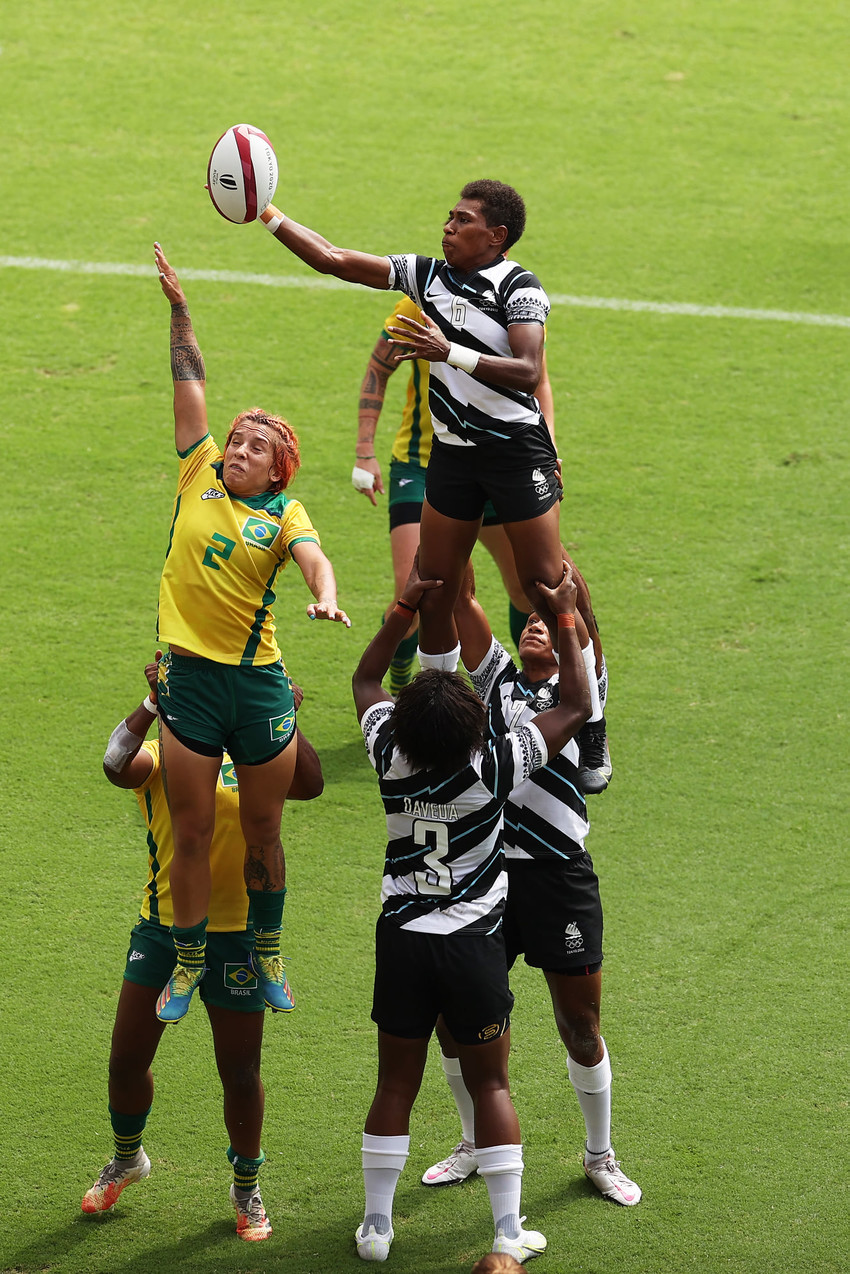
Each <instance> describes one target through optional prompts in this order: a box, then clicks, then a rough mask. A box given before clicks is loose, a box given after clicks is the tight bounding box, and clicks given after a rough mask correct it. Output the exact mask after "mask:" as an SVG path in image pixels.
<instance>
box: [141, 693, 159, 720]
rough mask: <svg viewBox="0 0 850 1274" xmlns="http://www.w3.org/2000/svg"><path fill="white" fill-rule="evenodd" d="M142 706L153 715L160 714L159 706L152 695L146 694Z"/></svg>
mask: <svg viewBox="0 0 850 1274" xmlns="http://www.w3.org/2000/svg"><path fill="white" fill-rule="evenodd" d="M142 707H143V708H146V709H147V711H148V712H149V713H150V714H151V716H152V717H155V716H158V715H159V714H158V710H157V706H156V704H155V703H154V701H153V699H152V698H151V697H150V695H145V697H144V699H143V700H142Z"/></svg>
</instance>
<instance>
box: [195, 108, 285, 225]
mask: <svg viewBox="0 0 850 1274" xmlns="http://www.w3.org/2000/svg"><path fill="white" fill-rule="evenodd" d="M276 186H277V156H276V155H275V153H274V148H273V146H272V144H271V142H270V141H269V139H268V137H266V135H265V133H264V132H262V131H261V130H260V129H259V128H254V127H253V126H252V125H251V124H234V125H233V127H232V128H228V130H227V132H225V133H222V135H221V137H219V139H218V141H217V142H216V144H215V146H213V149H212V154H211V155H210V162H209V164H208V166H207V189H208V190H209V192H210V199H212V201H213V206H214V207H215V209H216V211H217V212H220V213H221V215H222V216H223V217H226V218H227V220H228V221H235V222H236V223H237V224H238V225H242V224H244V223H245V222H246V221H256V220H257V217H259V215H260V213H261V212H264V211H265V209H266V208H268V206H269V204H270V203H271V201H272V196H273V195H274V192H275V187H276Z"/></svg>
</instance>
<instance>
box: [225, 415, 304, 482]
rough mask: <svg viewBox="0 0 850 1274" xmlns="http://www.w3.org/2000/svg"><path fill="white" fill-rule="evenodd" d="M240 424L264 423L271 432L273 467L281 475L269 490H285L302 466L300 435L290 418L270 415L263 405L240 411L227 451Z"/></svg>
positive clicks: (228, 437)
mask: <svg viewBox="0 0 850 1274" xmlns="http://www.w3.org/2000/svg"><path fill="white" fill-rule="evenodd" d="M240 425H262V426H263V428H265V429H268V430H269V431H270V432H271V435H272V452H273V459H272V467H273V468H275V469H277V471H278V473H280V474H281V477H280V478H278V479H277V480H276V481H275V482H272V483H271V485H270V487H269V490H270V491H272V492H273V493H274V495H277V494H278V492H279V491H285V490H286V488H287V487H288V486H289V484H290V482H291V481H292V479H293V478H294V477H295V475H296V473H297V472H298V470H299V469H300V468H301V452H300V450H299V447H298V437H297V435H296V433H295V430H294V429H293V428H292V425H290V423H289V421H288V420H284V419H283V417H282V416H270V415H269V413H268V412H267V411H263V409H262V407H249V408H248V410H247V411H240V413H239V415H238V416H237V417H236V418H235V419H234V420H233V422H232V424H231V426H230V428H229V429H228V431H227V438H226V439H225V443H224V450H225V451H226V450H227V444H228V443H229V442H230V439H231V438H232V437H233V434H234V432H235V430H237V429H238V428H239V427H240Z"/></svg>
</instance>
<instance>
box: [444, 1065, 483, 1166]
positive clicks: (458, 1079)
mask: <svg viewBox="0 0 850 1274" xmlns="http://www.w3.org/2000/svg"><path fill="white" fill-rule="evenodd" d="M440 1061H441V1062H442V1063H443V1073H444V1075H445V1077H446V1079H447V1080H448V1084H449V1088H450V1089H451V1090H452V1096H453V1097H454V1099H455V1105H456V1106H457V1113H458V1114H459V1115H460V1129H461V1136H462V1137H463V1140H464V1141H465V1142H466V1144H467V1146H472V1147H474V1146H475V1107H474V1106H473V1104H472V1098H471V1097H470V1095H469V1089H468V1088H467V1086H466V1084H465V1083H464V1082H463V1071H462V1070H461V1069H460V1058H459V1057H446V1055H445V1053H441V1054H440Z"/></svg>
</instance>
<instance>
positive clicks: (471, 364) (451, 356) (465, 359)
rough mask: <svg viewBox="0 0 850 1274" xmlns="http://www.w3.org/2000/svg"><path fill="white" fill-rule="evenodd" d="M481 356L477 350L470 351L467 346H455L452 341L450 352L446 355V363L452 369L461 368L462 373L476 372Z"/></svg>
mask: <svg viewBox="0 0 850 1274" xmlns="http://www.w3.org/2000/svg"><path fill="white" fill-rule="evenodd" d="M480 357H481V355H480V354H479V353H478V351H477V350H474V349H469V347H468V346H466V345H455V343H454V341H452V343H451V345H450V346H449V352H448V354H447V355H446V362H447V363H450V364H451V366H452V367H459V368H460V370H461V371H462V372H470V373H472V372H474V371H475V369H476V367H477V366H478V360H479V358H480Z"/></svg>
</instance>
